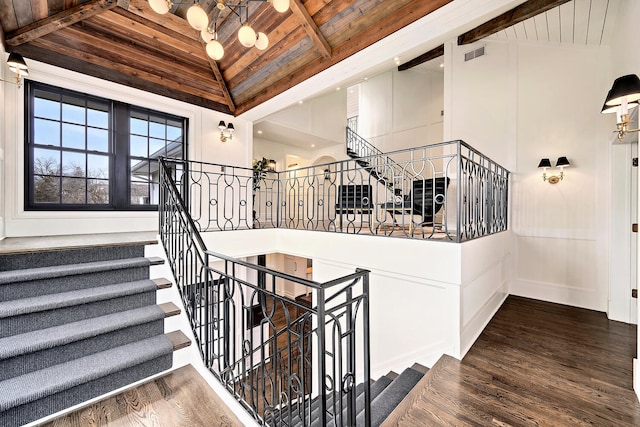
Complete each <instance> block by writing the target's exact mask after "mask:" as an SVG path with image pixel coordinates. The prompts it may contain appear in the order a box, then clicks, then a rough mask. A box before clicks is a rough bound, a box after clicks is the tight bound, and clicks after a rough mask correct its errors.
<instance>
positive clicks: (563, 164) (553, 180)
mask: <svg viewBox="0 0 640 427" xmlns="http://www.w3.org/2000/svg"><path fill="white" fill-rule="evenodd" d="M569 166H571V163H569V160H568V159H567V158H566V157H565V156H562V157H558V160H557V161H556V167H557V168H560V175H551V176H549V177H547V168H550V167H552V166H551V161H550V160H549V159H547V158H545V159H540V163H538V167H539V168H542V180H543V181H547V182H548V183H549V184H557V183H559V182H560V181H562V180H563V179H564V168H567V167H569Z"/></svg>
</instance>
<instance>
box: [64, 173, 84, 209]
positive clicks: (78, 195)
mask: <svg viewBox="0 0 640 427" xmlns="http://www.w3.org/2000/svg"><path fill="white" fill-rule="evenodd" d="M86 194H87V180H85V179H84V178H62V203H78V204H85V203H86V201H87V199H86Z"/></svg>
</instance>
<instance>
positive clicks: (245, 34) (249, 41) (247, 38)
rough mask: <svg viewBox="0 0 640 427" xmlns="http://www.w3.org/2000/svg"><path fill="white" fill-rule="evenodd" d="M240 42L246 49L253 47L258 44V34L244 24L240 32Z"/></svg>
mask: <svg viewBox="0 0 640 427" xmlns="http://www.w3.org/2000/svg"><path fill="white" fill-rule="evenodd" d="M238 40H240V43H241V44H242V46H244V47H253V45H255V44H256V32H255V31H253V28H251V27H250V26H249V24H244V25H243V26H242V27H240V30H239V31H238Z"/></svg>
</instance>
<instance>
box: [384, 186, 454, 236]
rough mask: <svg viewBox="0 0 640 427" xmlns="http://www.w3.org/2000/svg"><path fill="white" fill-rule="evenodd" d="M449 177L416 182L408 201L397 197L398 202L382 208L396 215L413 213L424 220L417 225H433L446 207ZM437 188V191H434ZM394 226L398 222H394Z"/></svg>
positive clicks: (389, 203) (386, 204) (385, 204)
mask: <svg viewBox="0 0 640 427" xmlns="http://www.w3.org/2000/svg"><path fill="white" fill-rule="evenodd" d="M450 181H451V179H450V178H449V177H438V178H428V179H419V180H415V181H413V182H412V184H411V194H410V195H409V197H407V198H406V199H405V198H403V199H401V198H400V197H397V202H387V203H383V204H382V208H383V209H384V210H385V211H387V212H389V213H390V214H391V216H393V215H394V214H406V213H411V214H412V215H417V216H420V217H421V218H422V221H420V222H419V223H418V224H417V225H429V224H433V218H434V217H435V215H436V214H437V213H438V212H439V211H440V209H442V205H444V201H445V198H446V197H445V195H446V191H447V187H449V182H450ZM434 186H435V191H434ZM393 222H394V225H397V221H396V220H395V218H394V220H393Z"/></svg>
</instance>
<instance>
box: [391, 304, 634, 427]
mask: <svg viewBox="0 0 640 427" xmlns="http://www.w3.org/2000/svg"><path fill="white" fill-rule="evenodd" d="M636 338H637V335H636V326H634V325H627V324H624V323H619V322H613V321H609V320H608V319H607V318H606V315H605V314H604V313H600V312H595V311H590V310H584V309H579V308H574V307H568V306H563V305H558V304H552V303H547V302H542V301H536V300H530V299H526V298H520V297H513V296H511V297H509V298H508V299H507V300H506V302H505V303H504V305H503V306H502V308H501V309H500V310H499V311H498V313H497V314H496V316H495V317H494V318H493V319H492V320H491V322H490V323H489V325H488V326H487V328H486V329H485V330H484V332H483V333H482V334H481V336H480V337H479V338H478V340H477V341H476V343H475V344H474V346H473V347H472V348H471V350H470V351H469V352H468V353H467V355H466V356H465V358H464V359H463V360H462V361H458V360H456V359H454V358H452V357H448V356H444V357H443V358H442V359H441V360H440V361H438V362H437V363H436V364H435V365H434V367H433V368H432V369H431V370H430V371H429V374H428V375H426V376H425V377H424V378H423V380H422V381H421V383H419V384H418V386H417V387H416V388H415V389H414V392H413V393H412V394H410V395H409V396H408V397H407V398H406V399H405V400H404V401H403V402H402V404H401V405H400V406H399V407H398V409H397V411H396V412H394V413H393V414H392V416H391V417H390V418H389V419H387V421H386V422H385V423H384V424H383V426H396V425H398V426H400V425H402V426H435V425H451V426H503V427H504V426H640V403H638V399H637V397H636V394H635V393H634V391H633V386H632V363H633V362H632V361H633V358H634V357H636Z"/></svg>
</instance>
